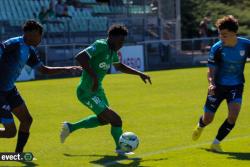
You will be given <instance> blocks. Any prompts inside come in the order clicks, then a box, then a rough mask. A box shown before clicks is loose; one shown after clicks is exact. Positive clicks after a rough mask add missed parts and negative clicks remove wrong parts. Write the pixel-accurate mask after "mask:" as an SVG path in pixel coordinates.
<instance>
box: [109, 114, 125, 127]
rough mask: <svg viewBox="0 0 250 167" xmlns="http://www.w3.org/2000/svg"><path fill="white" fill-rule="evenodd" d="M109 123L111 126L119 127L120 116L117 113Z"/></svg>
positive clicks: (120, 122) (120, 123) (120, 124)
mask: <svg viewBox="0 0 250 167" xmlns="http://www.w3.org/2000/svg"><path fill="white" fill-rule="evenodd" d="M110 124H111V125H112V126H117V127H121V126H122V119H121V117H120V116H119V115H116V117H115V118H114V119H112V120H111V122H110Z"/></svg>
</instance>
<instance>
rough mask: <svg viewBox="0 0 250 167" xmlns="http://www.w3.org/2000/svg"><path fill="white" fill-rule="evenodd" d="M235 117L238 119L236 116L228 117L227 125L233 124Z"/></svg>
mask: <svg viewBox="0 0 250 167" xmlns="http://www.w3.org/2000/svg"><path fill="white" fill-rule="evenodd" d="M237 117H238V115H229V116H228V118H227V121H228V123H230V124H235V122H236V120H237Z"/></svg>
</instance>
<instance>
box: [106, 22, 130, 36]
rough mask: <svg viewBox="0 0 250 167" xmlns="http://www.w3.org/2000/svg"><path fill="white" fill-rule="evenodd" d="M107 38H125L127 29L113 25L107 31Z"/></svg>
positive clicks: (119, 25) (120, 25)
mask: <svg viewBox="0 0 250 167" xmlns="http://www.w3.org/2000/svg"><path fill="white" fill-rule="evenodd" d="M108 35H109V36H119V35H122V36H127V35H128V29H127V27H125V26H124V25H122V24H113V25H111V26H110V27H109V30H108Z"/></svg>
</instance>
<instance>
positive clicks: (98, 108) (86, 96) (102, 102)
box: [76, 87, 109, 115]
mask: <svg viewBox="0 0 250 167" xmlns="http://www.w3.org/2000/svg"><path fill="white" fill-rule="evenodd" d="M76 92H77V98H78V100H79V101H80V102H81V103H82V104H84V105H85V106H87V107H88V108H89V109H90V110H92V111H93V112H94V113H95V114H96V115H99V114H100V113H101V112H103V111H104V110H105V109H107V108H108V107H109V103H108V100H107V98H106V95H105V93H104V91H103V90H101V91H97V92H95V93H87V92H86V91H84V90H83V89H81V88H80V87H78V88H77V91H76Z"/></svg>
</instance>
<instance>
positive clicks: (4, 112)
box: [0, 97, 16, 138]
mask: <svg viewBox="0 0 250 167" xmlns="http://www.w3.org/2000/svg"><path fill="white" fill-rule="evenodd" d="M0 99H1V97H0ZM0 101H1V100H0ZM0 103H1V102H0ZM0 123H2V124H3V126H4V128H0V138H12V137H15V136H16V126H15V123H14V119H13V116H12V114H11V112H10V106H9V105H7V104H6V103H1V105H0Z"/></svg>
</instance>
